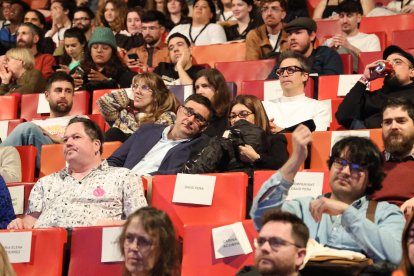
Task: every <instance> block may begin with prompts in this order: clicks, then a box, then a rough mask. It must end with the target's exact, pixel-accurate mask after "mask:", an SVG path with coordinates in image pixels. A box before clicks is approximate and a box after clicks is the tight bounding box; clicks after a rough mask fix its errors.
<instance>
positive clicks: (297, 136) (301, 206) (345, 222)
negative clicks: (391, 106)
mask: <svg viewBox="0 0 414 276" xmlns="http://www.w3.org/2000/svg"><path fill="white" fill-rule="evenodd" d="M311 141H312V135H311V132H310V131H309V129H308V128H307V127H305V126H303V125H300V126H299V127H298V128H297V129H296V130H295V131H294V132H293V135H292V144H293V152H292V154H291V156H290V158H289V160H288V161H287V162H286V163H285V165H284V166H283V167H282V168H281V169H280V170H279V171H278V172H277V173H275V174H274V175H272V176H271V177H270V178H269V179H268V180H267V181H266V182H265V183H264V184H263V186H262V187H261V188H260V191H259V192H258V194H257V196H256V198H255V199H254V201H253V206H252V209H251V211H250V215H251V217H252V218H253V219H254V224H255V226H256V228H260V227H261V217H262V216H263V214H264V213H265V212H266V211H267V210H269V209H274V208H276V209H282V210H283V211H288V212H291V213H293V214H295V215H297V216H298V217H299V218H301V219H302V220H303V221H304V222H305V224H306V225H307V226H308V228H309V232H310V237H311V238H312V239H315V240H316V241H317V242H319V243H320V244H323V245H324V246H328V247H333V248H337V249H347V250H352V251H356V252H362V253H363V254H365V255H366V256H367V257H369V258H371V259H373V260H374V262H377V261H388V262H391V263H393V264H398V263H399V262H400V259H401V236H402V231H403V228H404V224H405V219H404V215H403V213H402V212H401V211H400V210H399V208H398V207H397V206H396V205H394V204H389V203H387V202H375V201H371V200H370V196H371V195H372V194H373V193H374V192H375V191H377V190H378V189H380V188H381V183H382V180H383V178H384V176H385V174H384V170H383V166H384V165H383V160H384V159H383V156H382V154H381V152H380V151H379V149H378V147H377V146H376V145H375V144H374V143H373V142H372V141H371V140H369V139H367V138H362V137H353V136H349V137H346V138H343V139H342V140H340V141H338V142H337V143H336V144H335V145H334V146H333V148H332V153H331V156H330V157H329V160H328V167H329V182H330V186H331V190H332V192H331V193H328V194H325V195H322V196H319V197H317V198H313V197H301V198H296V199H292V200H290V201H286V196H287V195H288V192H289V189H290V188H291V187H292V185H293V180H294V177H295V175H296V173H297V171H298V170H299V168H300V166H301V165H302V163H303V162H304V161H305V159H306V158H307V156H308V147H307V146H308V144H309V143H310V142H311Z"/></svg>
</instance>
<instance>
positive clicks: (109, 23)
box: [96, 0, 128, 34]
mask: <svg viewBox="0 0 414 276" xmlns="http://www.w3.org/2000/svg"><path fill="white" fill-rule="evenodd" d="M127 9H128V7H127V5H126V3H125V1H123V0H107V1H105V4H104V5H103V6H102V9H100V10H98V11H97V12H96V25H97V26H99V27H108V28H110V29H111V30H112V31H113V32H114V34H116V33H119V32H120V31H122V30H125V19H126V13H127Z"/></svg>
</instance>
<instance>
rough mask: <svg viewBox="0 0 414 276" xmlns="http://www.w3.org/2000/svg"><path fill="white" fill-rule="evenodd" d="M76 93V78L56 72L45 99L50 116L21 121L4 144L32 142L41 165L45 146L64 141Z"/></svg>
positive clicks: (49, 83)
mask: <svg viewBox="0 0 414 276" xmlns="http://www.w3.org/2000/svg"><path fill="white" fill-rule="evenodd" d="M73 96H74V82H73V78H72V77H71V76H69V75H68V74H66V73H64V72H56V73H54V74H53V75H52V76H51V77H50V78H49V79H48V80H47V84H46V90H45V98H46V100H47V101H48V102H49V107H50V117H49V118H48V119H46V120H34V121H31V122H25V123H21V124H19V125H18V126H17V127H16V128H15V129H14V130H13V131H12V133H10V135H9V136H8V137H7V138H6V140H4V142H3V143H2V144H1V146H26V145H33V146H35V147H36V149H37V159H36V168H37V169H39V168H40V155H41V152H42V145H47V144H58V143H62V142H63V140H62V138H63V134H64V132H65V127H66V125H67V123H68V122H69V120H70V119H71V118H72V116H69V112H70V110H71V109H72V104H73Z"/></svg>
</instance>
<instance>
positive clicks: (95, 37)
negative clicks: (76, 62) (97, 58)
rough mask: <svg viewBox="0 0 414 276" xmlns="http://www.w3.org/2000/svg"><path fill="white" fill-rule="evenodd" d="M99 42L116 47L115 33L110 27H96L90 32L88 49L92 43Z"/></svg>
mask: <svg viewBox="0 0 414 276" xmlns="http://www.w3.org/2000/svg"><path fill="white" fill-rule="evenodd" d="M96 43H100V44H106V45H109V46H111V47H112V48H114V49H116V48H117V46H116V39H115V35H114V33H113V32H112V30H111V29H110V28H107V27H96V28H95V30H94V31H93V33H92V37H91V39H90V40H89V42H88V47H89V49H90V48H91V47H92V45H93V44H96Z"/></svg>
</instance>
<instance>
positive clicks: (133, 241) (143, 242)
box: [125, 234, 152, 251]
mask: <svg viewBox="0 0 414 276" xmlns="http://www.w3.org/2000/svg"><path fill="white" fill-rule="evenodd" d="M125 245H126V246H127V247H131V246H132V245H138V248H139V249H140V250H143V251H145V250H148V249H149V248H150V247H151V246H152V241H151V240H148V239H147V238H144V237H142V236H135V235H131V234H128V235H126V237H125Z"/></svg>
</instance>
